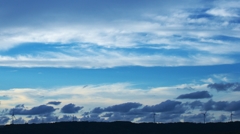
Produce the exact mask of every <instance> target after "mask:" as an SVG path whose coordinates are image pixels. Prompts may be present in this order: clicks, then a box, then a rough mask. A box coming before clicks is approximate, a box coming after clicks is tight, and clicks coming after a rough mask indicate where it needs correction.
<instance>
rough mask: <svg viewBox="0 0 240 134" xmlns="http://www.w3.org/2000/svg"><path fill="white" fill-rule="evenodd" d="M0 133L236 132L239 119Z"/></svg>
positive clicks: (11, 128) (18, 127)
mask: <svg viewBox="0 0 240 134" xmlns="http://www.w3.org/2000/svg"><path fill="white" fill-rule="evenodd" d="M0 134H240V122H229V123H206V124H203V123H167V124H162V123H160V124H157V123H139V124H138V123H131V122H122V121H117V122H57V123H43V124H15V125H5V126H2V127H0Z"/></svg>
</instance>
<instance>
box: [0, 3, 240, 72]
mask: <svg viewBox="0 0 240 134" xmlns="http://www.w3.org/2000/svg"><path fill="white" fill-rule="evenodd" d="M23 3H25V2H23ZM128 3H129V2H128ZM223 3H224V4H223ZM227 3H228V4H226V2H225V1H224V0H220V1H211V2H209V1H208V2H205V1H202V0H197V1H194V2H193V1H189V0H182V1H181V2H179V1H172V0H171V1H160V0H154V1H153V2H151V3H146V2H144V1H141V2H137V3H135V2H130V3H129V4H128V6H127V5H124V4H122V2H120V3H119V2H117V1H108V0H106V1H103V2H101V3H99V2H98V1H96V0H91V1H85V0H83V1H81V2H80V1H79V2H78V1H74V2H72V3H68V2H66V1H61V2H59V1H51V2H49V1H44V2H41V3H38V4H39V5H42V6H41V7H42V8H41V9H40V8H38V7H39V5H38V4H37V5H36V3H32V2H31V1H26V3H25V4H22V3H19V6H17V7H16V6H15V5H16V3H12V2H4V4H3V5H1V9H2V13H1V15H0V19H1V20H4V23H3V24H4V25H1V26H0V31H1V32H0V40H1V45H0V50H1V51H0V66H11V67H79V68H109V67H110V68H112V67H118V66H133V65H135V66H196V65H218V64H233V63H239V59H238V58H237V55H238V54H239V52H240V51H239V50H240V48H239V45H238V44H239V42H240V36H239V34H238V33H239V31H240V24H239V22H238V21H236V20H237V19H238V18H239V16H240V15H239V12H238V10H239V9H240V7H239V6H236V5H239V2H238V1H237V0H231V2H227ZM229 3H230V4H229ZM95 4H97V5H95ZM136 5H137V6H136ZM223 5H224V6H223ZM110 7H111V8H110ZM27 9H29V10H31V12H32V13H31V14H29V13H28V11H29V10H27ZM90 9H94V10H90ZM97 11H99V12H97ZM16 14H17V16H16ZM9 16H11V17H9ZM36 16H38V17H36ZM42 20H44V21H42ZM26 44H27V45H26ZM36 44H38V46H35V45H36ZM23 46H24V47H25V51H22V49H21V47H23ZM31 46H34V48H35V49H32V48H33V47H31Z"/></svg>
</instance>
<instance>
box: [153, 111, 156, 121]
mask: <svg viewBox="0 0 240 134" xmlns="http://www.w3.org/2000/svg"><path fill="white" fill-rule="evenodd" d="M153 123H156V113H155V112H154V113H153Z"/></svg>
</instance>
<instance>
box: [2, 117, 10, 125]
mask: <svg viewBox="0 0 240 134" xmlns="http://www.w3.org/2000/svg"><path fill="white" fill-rule="evenodd" d="M9 120H10V118H9V117H7V116H1V117H0V124H1V125H4V124H6V123H7V122H8V121H9Z"/></svg>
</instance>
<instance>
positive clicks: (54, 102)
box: [47, 101, 61, 105]
mask: <svg viewBox="0 0 240 134" xmlns="http://www.w3.org/2000/svg"><path fill="white" fill-rule="evenodd" d="M47 104H51V105H59V104H61V102H60V101H50V102H48V103H47Z"/></svg>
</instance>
